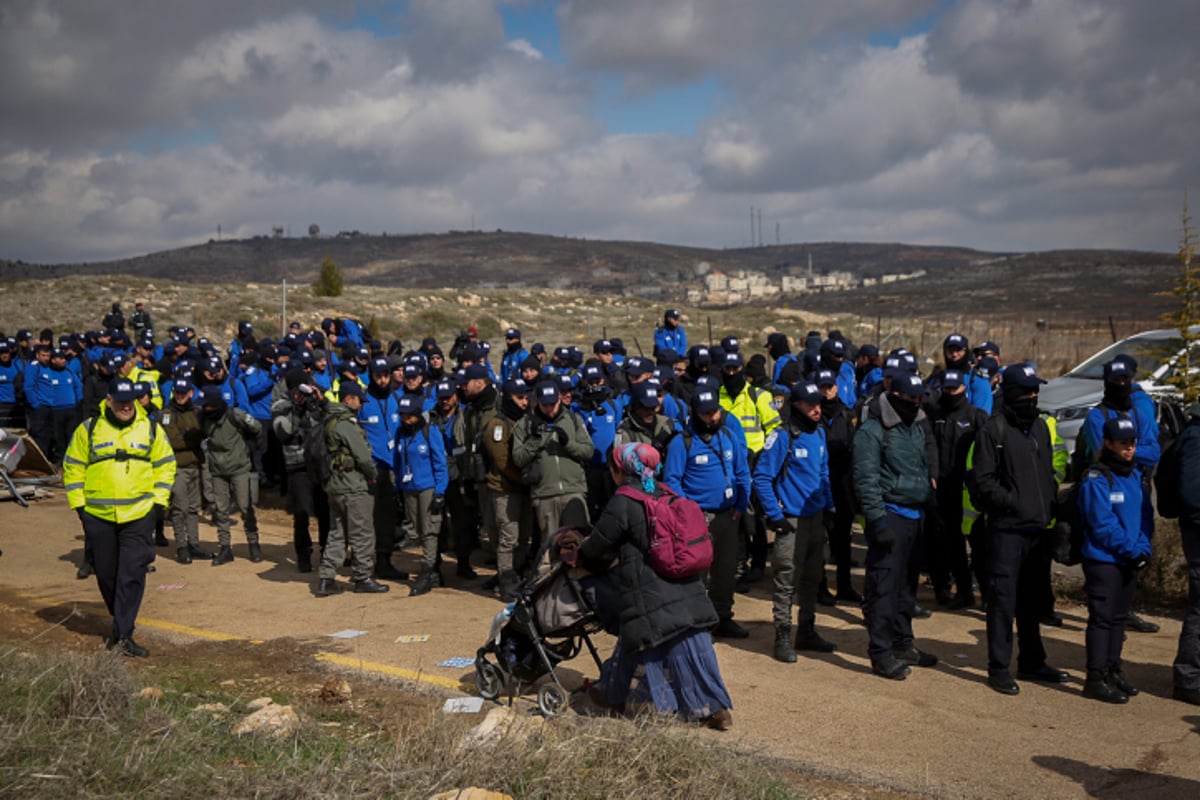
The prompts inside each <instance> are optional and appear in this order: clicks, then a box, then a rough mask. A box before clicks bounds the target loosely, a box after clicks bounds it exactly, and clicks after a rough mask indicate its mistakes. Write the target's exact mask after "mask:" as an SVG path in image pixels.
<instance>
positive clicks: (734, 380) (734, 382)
mask: <svg viewBox="0 0 1200 800" xmlns="http://www.w3.org/2000/svg"><path fill="white" fill-rule="evenodd" d="M721 384H722V385H723V386H724V387H725V391H727V392H729V396H730V397H737V396H738V395H739V394H741V393H742V389H745V388H746V374H745V373H744V372H735V373H734V374H732V375H727V374H726V375H722V376H721Z"/></svg>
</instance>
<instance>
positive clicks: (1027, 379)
mask: <svg viewBox="0 0 1200 800" xmlns="http://www.w3.org/2000/svg"><path fill="white" fill-rule="evenodd" d="M1000 382H1001V384H1002V385H1004V386H1020V387H1021V388H1022V389H1037V388H1039V387H1040V386H1041V385H1042V384H1043V383H1045V381H1044V380H1042V379H1041V378H1039V377H1038V374H1037V370H1035V369H1034V368H1033V367H1031V366H1029V365H1028V364H1012V365H1010V366H1007V367H1005V368H1004V372H1003V373H1002V375H1001V377H1000Z"/></svg>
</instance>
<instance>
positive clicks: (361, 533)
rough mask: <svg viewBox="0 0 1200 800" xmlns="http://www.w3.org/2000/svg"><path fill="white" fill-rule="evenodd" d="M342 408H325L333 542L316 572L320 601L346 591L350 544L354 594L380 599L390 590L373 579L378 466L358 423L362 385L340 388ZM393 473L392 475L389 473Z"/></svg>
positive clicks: (349, 383)
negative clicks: (341, 575)
mask: <svg viewBox="0 0 1200 800" xmlns="http://www.w3.org/2000/svg"><path fill="white" fill-rule="evenodd" d="M338 391H339V399H340V400H341V402H339V403H330V404H329V405H328V406H327V407H326V412H325V413H326V415H327V417H326V420H325V421H324V422H323V423H322V426H321V429H320V433H321V435H322V436H324V437H325V442H326V449H327V450H328V453H329V459H330V464H329V477H328V479H327V480H326V481H325V483H324V489H325V494H326V495H328V497H329V515H330V519H329V541H328V543H327V546H326V547H325V549H324V551H323V552H322V553H321V566H320V569H319V570H318V572H317V588H316V590H315V592H314V594H315V595H316V596H317V597H328V596H329V595H332V594H337V593H338V592H340V591H342V588H341V587H340V586H339V585H338V582H337V571H338V568H339V567H340V566H341V565H342V562H343V561H345V558H346V543H347V542H349V544H350V555H351V565H350V569H351V575H352V577H353V580H354V591H355V592H359V593H366V594H381V593H383V592H386V591H388V589H389V588H390V587H389V586H388V585H387V584H384V583H379V582H378V581H376V580H375V579H374V578H373V577H371V574H372V572H373V570H374V569H375V558H374V550H375V542H376V538H375V526H374V524H373V523H372V505H373V502H372V498H371V495H370V494H369V492H370V491H371V488H372V485H373V484H374V483H375V480H376V476H377V472H376V467H377V464H378V462H379V460H378V458H376V457H375V453H374V451H373V449H372V448H371V446H370V445H369V444H368V443H367V438H366V436H365V435H364V434H363V431H362V428H361V427H360V426H359V424H358V419H356V417H357V418H361V416H362V404H363V396H364V392H363V388H362V386H361V385H360V384H359V383H358V382H357V381H345V382H343V383H342V385H341V386H340V387H339V389H338ZM389 474H390V471H389Z"/></svg>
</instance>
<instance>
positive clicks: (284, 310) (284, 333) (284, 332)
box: [279, 278, 287, 339]
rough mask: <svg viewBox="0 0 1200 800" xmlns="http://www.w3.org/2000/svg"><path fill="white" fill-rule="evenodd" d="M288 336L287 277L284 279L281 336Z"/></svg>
mask: <svg viewBox="0 0 1200 800" xmlns="http://www.w3.org/2000/svg"><path fill="white" fill-rule="evenodd" d="M285 336H287V278H284V279H283V304H282V308H280V310H279V338H280V339H282V338H283V337H285Z"/></svg>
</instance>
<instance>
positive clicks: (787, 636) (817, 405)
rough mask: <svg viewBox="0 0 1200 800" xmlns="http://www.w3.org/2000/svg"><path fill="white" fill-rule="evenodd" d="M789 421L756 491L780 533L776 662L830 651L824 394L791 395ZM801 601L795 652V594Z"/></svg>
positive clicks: (766, 455)
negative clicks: (824, 600)
mask: <svg viewBox="0 0 1200 800" xmlns="http://www.w3.org/2000/svg"><path fill="white" fill-rule="evenodd" d="M790 399H791V404H792V409H791V414H790V415H789V417H788V421H787V422H786V423H785V424H783V425H781V426H779V427H778V428H776V429H775V430H773V431H772V432H771V433H770V434H769V435H768V436H767V439H766V442H765V443H764V444H763V450H762V455H761V456H760V457H759V459H758V463H756V464H755V466H754V490H755V492H757V493H758V497H759V500H760V501H761V502H762V507H763V514H764V515H765V516H766V518H767V528H768V529H769V530H770V531H772V532H773V533H774V534H775V550H774V554H773V555H772V558H771V565H772V567H773V568H774V571H775V577H774V584H775V585H774V592H773V594H772V598H771V610H772V615H773V616H774V619H775V659H776V660H778V661H783V662H785V663H791V662H794V661H795V660H796V652H795V651H796V650H809V651H813V652H818V653H832V652H833V651H834V650H835V649H837V648H836V647H835V646H834V645H833V643H832V642H829V641H827V640H825V639H824V638H823V637H822V636H821V634H819V633H817V629H816V617H817V587H818V586H819V585H820V582H821V574H822V572H823V571H824V570H823V569H822V567H823V566H824V563H825V539H826V533H825V523H824V518H825V517H826V516H827V515H830V514H832V513H833V491H832V489H831V487H830V484H829V449H828V448H827V447H826V446H825V429H824V428H823V427H822V425H821V392H820V390H819V389H818V388H817V386H816V384H813V383H804V382H801V383H797V384H796V385H795V386H793V387H792V390H791V395H790ZM793 594H794V595H796V599H797V606H798V609H799V610H798V615H797V618H796V625H797V627H796V642H795V647H794V649H793V645H792V641H791V635H792V595H793Z"/></svg>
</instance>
